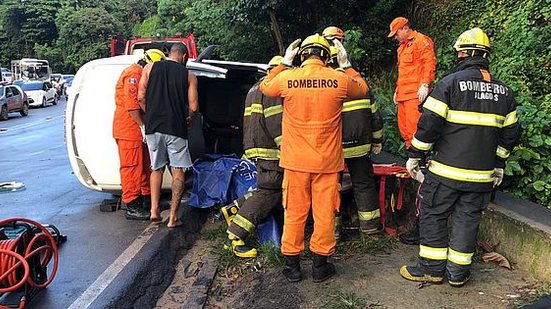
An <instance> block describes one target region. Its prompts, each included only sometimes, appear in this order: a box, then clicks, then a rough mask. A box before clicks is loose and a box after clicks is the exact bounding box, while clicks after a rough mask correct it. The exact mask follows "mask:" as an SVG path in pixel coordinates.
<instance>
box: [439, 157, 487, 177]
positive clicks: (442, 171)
mask: <svg viewBox="0 0 551 309" xmlns="http://www.w3.org/2000/svg"><path fill="white" fill-rule="evenodd" d="M429 171H431V172H433V173H435V174H436V175H440V176H442V177H446V178H449V179H454V180H459V181H468V182H492V181H494V176H493V174H494V170H469V169H463V168H457V167H452V166H448V165H445V164H442V163H440V162H438V161H435V160H432V161H431V163H430V166H429Z"/></svg>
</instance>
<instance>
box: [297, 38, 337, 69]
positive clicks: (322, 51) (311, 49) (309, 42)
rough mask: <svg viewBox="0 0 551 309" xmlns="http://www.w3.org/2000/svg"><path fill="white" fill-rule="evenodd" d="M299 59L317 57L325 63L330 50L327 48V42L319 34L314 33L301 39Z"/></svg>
mask: <svg viewBox="0 0 551 309" xmlns="http://www.w3.org/2000/svg"><path fill="white" fill-rule="evenodd" d="M298 54H299V55H300V60H301V61H302V62H304V61H305V60H308V59H310V58H317V59H320V60H321V61H323V62H324V63H327V61H329V57H330V54H331V51H330V49H329V42H327V40H326V39H325V38H324V37H322V36H321V35H319V34H317V33H316V34H314V35H311V36H309V37H307V38H306V39H304V41H302V44H301V45H300V49H299V51H298Z"/></svg>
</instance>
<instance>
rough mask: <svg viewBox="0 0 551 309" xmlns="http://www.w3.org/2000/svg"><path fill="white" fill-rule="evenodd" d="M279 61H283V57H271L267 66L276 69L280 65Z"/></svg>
mask: <svg viewBox="0 0 551 309" xmlns="http://www.w3.org/2000/svg"><path fill="white" fill-rule="evenodd" d="M281 60H283V57H281V56H280V55H277V56H273V57H272V59H270V62H268V65H269V66H270V67H272V68H273V67H277V66H278V65H280V64H281Z"/></svg>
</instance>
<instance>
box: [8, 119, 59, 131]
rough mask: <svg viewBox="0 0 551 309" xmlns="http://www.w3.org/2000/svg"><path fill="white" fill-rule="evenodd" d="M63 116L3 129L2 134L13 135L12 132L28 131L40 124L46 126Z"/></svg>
mask: <svg viewBox="0 0 551 309" xmlns="http://www.w3.org/2000/svg"><path fill="white" fill-rule="evenodd" d="M63 116H64V115H58V116H53V117H52V116H47V117H46V118H44V119H40V120H37V121H35V122H31V123H25V124H21V125H16V126H13V127H7V128H2V130H0V132H10V133H11V132H13V131H16V130H20V129H27V128H30V127H34V126H37V125H40V124H44V123H45V122H48V121H52V120H54V119H58V118H61V117H63ZM43 120H45V121H43Z"/></svg>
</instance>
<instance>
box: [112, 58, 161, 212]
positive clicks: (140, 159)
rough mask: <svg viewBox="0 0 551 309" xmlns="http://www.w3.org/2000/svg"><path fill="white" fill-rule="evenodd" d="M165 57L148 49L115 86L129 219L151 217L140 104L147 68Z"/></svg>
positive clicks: (115, 132)
mask: <svg viewBox="0 0 551 309" xmlns="http://www.w3.org/2000/svg"><path fill="white" fill-rule="evenodd" d="M163 59H165V54H164V53H163V52H162V51H160V50H158V49H149V50H147V51H146V52H145V53H144V55H143V57H142V59H140V60H139V61H138V63H135V64H132V65H131V66H129V67H128V68H126V69H125V70H124V71H123V72H122V74H121V76H120V77H119V80H118V81H117V85H116V88H115V104H116V108H115V117H114V118H113V138H115V140H116V142H117V147H118V149H119V159H120V169H119V170H120V176H121V186H122V201H123V202H124V203H125V204H126V219H129V220H144V221H145V220H149V210H148V209H146V208H147V207H148V205H147V204H148V201H150V200H151V190H150V188H149V175H150V173H151V170H150V163H149V153H148V150H147V146H146V145H145V144H144V141H145V125H144V116H145V115H144V113H143V112H142V110H141V109H140V106H139V104H138V84H139V82H140V77H141V75H142V69H143V67H144V66H145V65H146V64H148V63H152V62H156V61H160V60H163Z"/></svg>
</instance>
